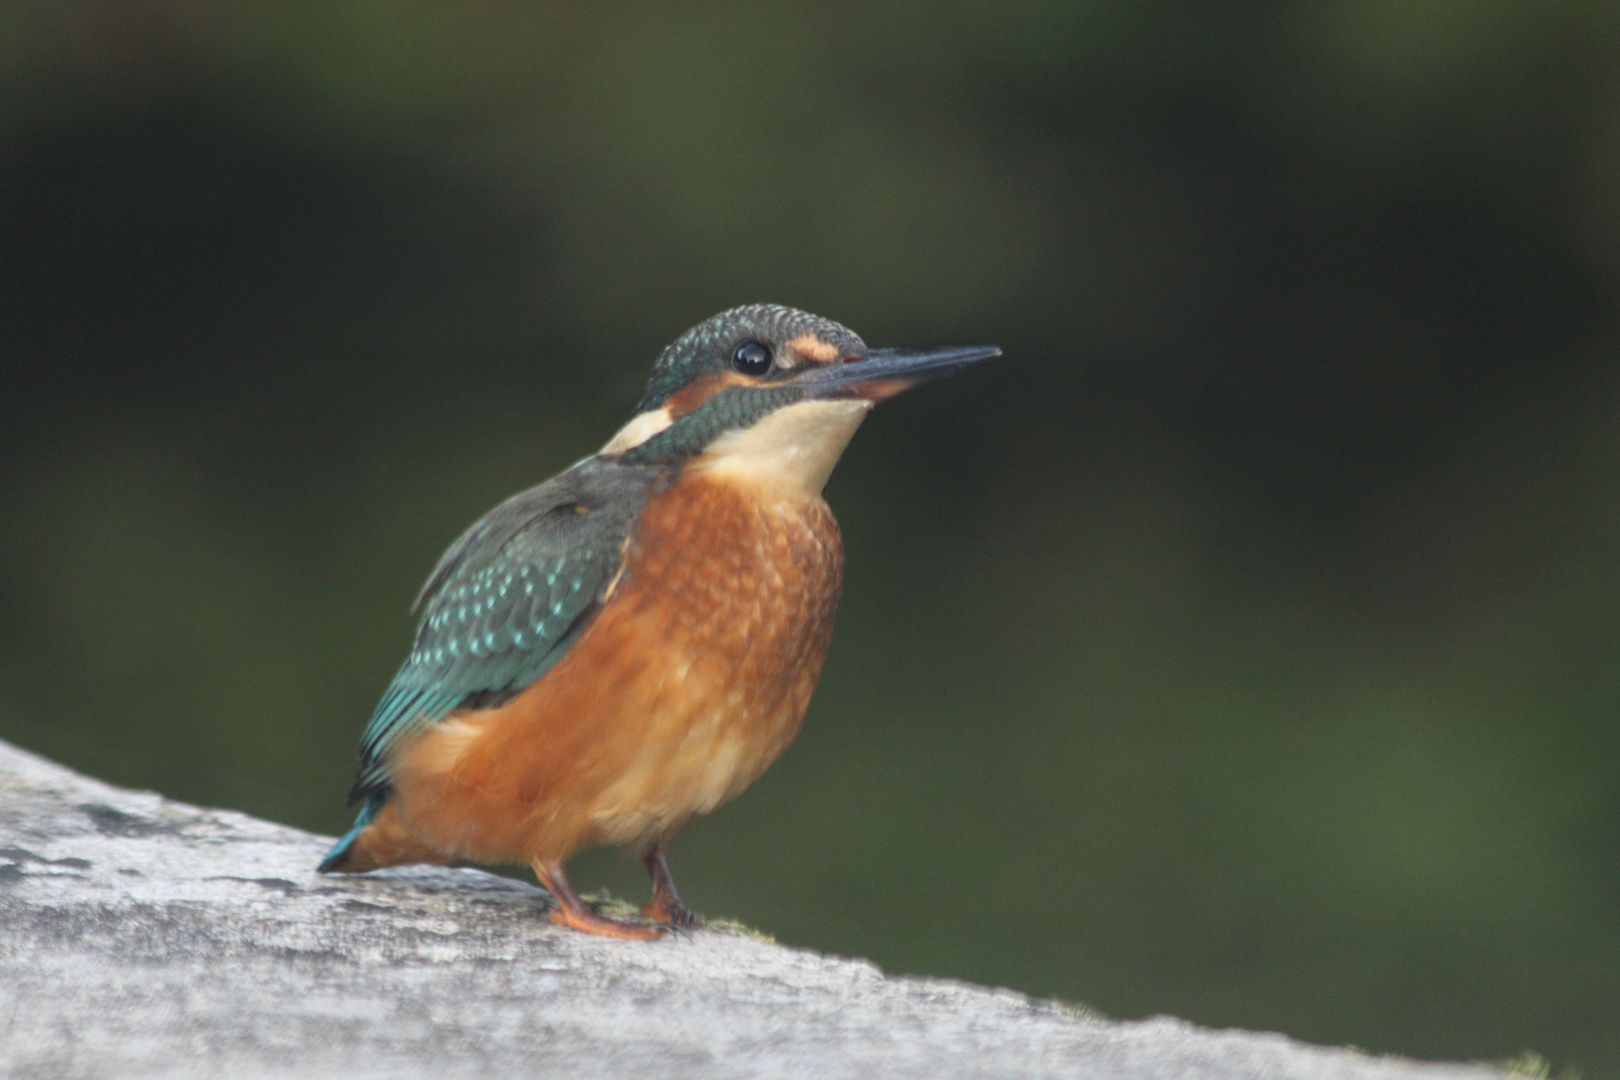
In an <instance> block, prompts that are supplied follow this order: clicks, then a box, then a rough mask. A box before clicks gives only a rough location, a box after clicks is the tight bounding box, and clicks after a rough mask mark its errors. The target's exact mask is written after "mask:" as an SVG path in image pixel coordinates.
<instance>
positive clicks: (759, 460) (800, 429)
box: [692, 398, 872, 497]
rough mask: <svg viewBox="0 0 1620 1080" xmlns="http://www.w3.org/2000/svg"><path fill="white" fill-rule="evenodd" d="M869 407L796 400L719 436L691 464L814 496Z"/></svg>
mask: <svg viewBox="0 0 1620 1080" xmlns="http://www.w3.org/2000/svg"><path fill="white" fill-rule="evenodd" d="M871 408H872V403H871V402H870V401H864V400H861V399H858V398H857V399H842V400H837V401H800V402H797V403H796V404H793V405H788V406H786V407H784V408H781V409H778V410H776V411H775V412H773V413H771V414H770V415H769V416H766V417H765V418H764V419H762V420H759V421H758V422H756V423H755V424H754V425H753V426H752V427H747V428H743V429H741V430H739V431H728V432H726V433H725V434H723V435H721V436H720V437H719V438H717V439H715V440H714V442H712V443H710V444H709V447H708V449H706V450H705V451H703V453H702V455H701V456H699V457H698V458H697V460H695V461H694V462H693V463H692V467H694V468H699V469H703V470H704V471H706V472H707V473H709V474H710V475H712V476H717V477H724V478H725V479H728V480H733V481H738V482H742V483H746V484H749V485H753V486H757V487H761V488H765V489H776V490H777V491H778V492H779V493H780V494H783V495H789V496H798V497H804V496H807V495H808V496H819V495H820V494H821V489H822V488H824V487H826V486H827V477H828V476H830V475H832V471H833V466H834V465H837V464H838V458H839V456H840V455H841V454H843V452H844V447H846V446H848V445H849V440H850V439H851V438H853V437H854V435H855V429H856V428H858V427H860V426H861V421H862V420H865V419H866V414H867V413H868V412H869V411H870V410H871Z"/></svg>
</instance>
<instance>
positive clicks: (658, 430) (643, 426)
mask: <svg viewBox="0 0 1620 1080" xmlns="http://www.w3.org/2000/svg"><path fill="white" fill-rule="evenodd" d="M1000 352H1001V350H1000V349H997V348H995V347H993V346H972V347H966V348H943V349H868V348H867V347H866V343H865V342H864V341H862V340H861V339H860V337H859V336H857V335H856V334H855V333H854V332H853V331H851V330H849V329H847V328H845V327H843V326H840V325H839V324H837V323H835V322H833V321H831V320H830V319H823V318H821V317H820V316H817V315H811V314H809V313H807V312H803V311H796V310H794V309H793V308H786V307H778V306H776V305H773V304H753V305H749V306H747V307H739V308H733V309H731V310H730V311H724V312H721V313H720V314H719V315H716V316H714V317H713V318H711V319H707V320H705V321H704V322H701V323H699V324H698V325H696V326H694V327H692V329H690V330H688V331H687V332H686V333H684V334H682V335H681V336H680V337H678V338H676V339H675V341H674V342H673V343H672V344H671V345H670V346H669V347H668V348H666V349H665V350H664V351H663V353H662V354H661V355H660V356H659V357H658V362H657V363H656V364H654V365H653V373H652V378H651V380H649V382H648V383H647V392H646V393H645V394H644V395H643V396H642V399H641V404H640V406H639V408H638V411H637V415H636V416H635V418H634V419H632V420H631V421H630V422H629V423H628V424H626V425H625V426H624V427H623V428H622V429H620V431H619V433H618V434H617V435H615V436H614V437H613V438H612V440H610V441H609V442H608V444H607V445H606V446H604V447H603V448H602V451H601V452H602V453H603V454H604V455H619V456H620V457H621V459H622V460H625V461H627V462H638V463H653V462H690V463H692V464H693V465H695V466H697V467H701V468H709V469H715V470H720V471H727V470H729V471H731V472H733V473H734V474H736V475H737V476H739V477H741V478H748V479H752V480H758V481H764V482H767V483H771V484H775V485H780V486H785V487H787V488H789V489H794V490H800V491H807V492H809V493H811V494H814V493H819V492H820V491H821V488H822V487H823V485H825V484H826V482H827V476H828V475H829V474H830V473H831V472H832V468H833V466H834V465H835V464H836V463H837V461H838V457H839V455H840V454H842V453H843V450H844V447H845V446H846V445H848V443H849V440H850V438H851V436H853V435H854V434H855V429H856V428H857V427H859V426H860V422H861V420H863V419H864V418H865V416H866V413H867V412H868V411H869V410H870V409H871V408H872V406H873V405H875V404H877V403H878V402H880V401H885V400H887V399H888V398H891V397H893V396H894V395H896V394H898V393H900V392H902V391H904V390H908V389H910V388H911V387H913V386H917V385H919V384H920V383H924V382H930V381H933V380H935V379H940V378H944V377H945V376H947V375H953V374H955V373H956V372H958V371H961V370H962V369H963V368H965V367H967V366H968V365H970V364H974V363H977V362H978V361H980V360H987V359H989V358H990V357H993V356H998V355H1000Z"/></svg>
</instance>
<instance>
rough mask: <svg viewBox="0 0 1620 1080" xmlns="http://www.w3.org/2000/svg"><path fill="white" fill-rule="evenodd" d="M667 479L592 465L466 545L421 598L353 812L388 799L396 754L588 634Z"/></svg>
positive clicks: (525, 501) (551, 484)
mask: <svg viewBox="0 0 1620 1080" xmlns="http://www.w3.org/2000/svg"><path fill="white" fill-rule="evenodd" d="M662 472H663V470H661V469H658V468H656V467H649V466H641V467H636V466H627V465H620V464H619V463H618V462H617V461H615V460H613V459H611V458H587V459H585V460H584V461H582V462H580V463H579V464H578V465H575V466H574V467H573V468H572V469H569V470H568V471H567V472H565V473H563V474H561V475H560V476H557V477H555V478H553V479H551V480H548V481H547V482H546V483H544V484H541V485H540V486H539V487H536V488H531V489H530V490H528V491H525V492H523V493H521V494H519V495H515V496H513V497H512V498H510V499H508V500H507V501H506V502H504V503H502V504H501V505H499V506H497V507H496V508H495V509H493V510H491V511H490V512H489V513H488V514H486V515H484V516H483V517H482V518H480V519H479V520H478V522H477V523H475V524H474V525H473V526H472V527H471V528H470V529H468V530H467V531H466V532H465V533H463V534H462V535H461V537H460V538H459V539H457V540H456V542H455V543H454V544H452V545H450V548H449V550H448V551H446V552H445V553H444V557H443V558H441V559H440V560H439V564H438V566H437V567H436V568H435V569H434V571H433V573H432V574H431V575H430V576H429V577H428V580H427V583H426V584H425V585H423V587H422V592H421V594H420V595H418V597H417V603H418V604H419V605H421V604H422V603H423V601H424V599H425V601H426V604H425V607H424V609H423V612H422V622H421V624H420V625H419V626H418V628H417V631H416V644H415V645H414V646H413V647H412V649H411V653H410V655H409V656H408V657H407V658H406V660H405V663H404V664H403V665H402V666H401V667H400V669H399V673H398V674H397V675H395V676H394V681H393V683H392V684H390V685H389V687H388V689H387V690H386V691H385V692H384V693H383V696H382V700H381V701H380V702H378V704H377V710H376V712H375V713H374V714H373V715H372V718H371V722H370V723H369V724H368V725H366V730H365V734H364V735H362V736H361V739H360V772H359V775H358V776H357V777H356V778H355V782H354V788H353V789H352V790H351V791H350V793H349V801H350V802H351V803H352V802H358V801H359V800H360V799H363V798H365V797H367V796H368V795H373V794H377V793H380V792H384V791H386V789H387V787H388V780H389V777H388V763H389V759H390V756H391V753H392V751H393V750H394V749H395V748H396V747H397V746H399V745H400V744H401V743H403V742H404V741H406V740H408V739H410V738H412V737H414V736H415V735H417V734H419V733H421V732H422V731H424V730H426V729H427V728H428V727H430V726H431V725H432V724H434V723H437V722H438V721H440V720H442V719H444V717H446V716H448V715H449V714H450V713H452V712H454V711H456V710H457V709H461V708H467V707H472V706H477V707H490V706H494V705H497V704H499V703H500V702H501V701H504V700H506V699H508V698H510V697H512V696H513V695H515V694H517V693H518V692H520V691H521V690H523V689H524V688H525V687H527V686H529V685H530V684H532V683H533V682H534V681H535V680H536V679H538V678H540V676H542V675H544V674H545V673H546V672H547V671H549V670H550V669H551V667H552V666H553V665H554V664H556V663H557V661H558V660H560V659H562V657H563V655H564V654H565V653H566V652H567V651H568V648H569V646H571V645H572V644H573V643H574V641H575V640H576V639H577V638H578V637H579V635H580V634H581V633H582V632H583V631H584V629H585V628H586V626H588V625H589V624H590V621H591V619H592V617H593V616H594V615H595V613H596V610H597V609H598V608H599V607H600V606H601V602H602V599H603V594H604V593H605V591H606V590H607V588H608V586H609V584H610V583H611V582H612V581H613V579H614V577H615V576H616V575H617V574H618V572H619V565H620V560H621V557H622V553H623V550H624V544H625V540H626V538H627V537H628V536H629V535H630V530H631V529H632V528H633V527H634V525H635V522H636V521H637V519H638V518H639V517H640V514H641V510H642V508H643V507H644V506H645V505H646V503H647V499H648V498H649V497H650V495H651V493H652V490H653V487H654V485H655V484H656V483H657V482H658V479H659V477H660V476H661V475H662Z"/></svg>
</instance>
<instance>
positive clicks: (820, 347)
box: [788, 334, 838, 364]
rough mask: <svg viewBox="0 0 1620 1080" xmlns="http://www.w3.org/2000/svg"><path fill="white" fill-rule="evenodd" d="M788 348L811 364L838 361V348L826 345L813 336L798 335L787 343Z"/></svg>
mask: <svg viewBox="0 0 1620 1080" xmlns="http://www.w3.org/2000/svg"><path fill="white" fill-rule="evenodd" d="M788 348H790V349H792V350H793V351H794V352H796V353H798V354H799V355H800V356H802V357H804V358H805V359H806V360H808V361H810V362H811V363H813V364H830V363H832V362H833V361H834V360H837V359H838V347H837V346H835V345H829V344H827V343H826V342H825V341H822V340H821V339H820V338H818V337H816V335H814V334H800V335H799V336H798V337H796V338H794V339H793V340H792V341H790V342H788Z"/></svg>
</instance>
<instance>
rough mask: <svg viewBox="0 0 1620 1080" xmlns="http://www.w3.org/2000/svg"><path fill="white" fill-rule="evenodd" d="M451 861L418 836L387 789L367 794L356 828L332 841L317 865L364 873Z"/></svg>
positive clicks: (329, 871) (325, 869)
mask: <svg viewBox="0 0 1620 1080" xmlns="http://www.w3.org/2000/svg"><path fill="white" fill-rule="evenodd" d="M450 861H451V857H450V856H448V855H445V854H443V853H442V852H439V851H435V850H434V849H433V848H431V847H429V846H428V845H427V844H425V843H423V842H422V841H421V840H419V839H417V837H416V835H415V834H414V833H413V832H411V830H410V828H409V826H407V825H406V824H405V822H404V821H403V820H402V819H401V818H400V816H399V813H398V809H397V807H395V806H394V805H393V804H392V803H390V802H389V800H388V795H387V794H386V793H385V792H374V793H372V794H371V795H369V796H367V797H366V805H365V806H363V807H361V808H360V816H359V817H357V818H355V819H354V828H352V829H350V830H349V831H348V832H346V833H344V834H343V838H342V839H341V840H339V841H338V842H337V843H335V844H333V845H332V850H331V851H328V852H327V853H326V858H324V859H322V860H321V865H319V866H317V867H316V868H315V869H316V870H318V871H320V872H321V873H323V874H333V873H336V874H363V873H365V872H366V871H367V870H380V869H381V868H383V867H385V866H403V865H405V864H407V863H447V862H450Z"/></svg>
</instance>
